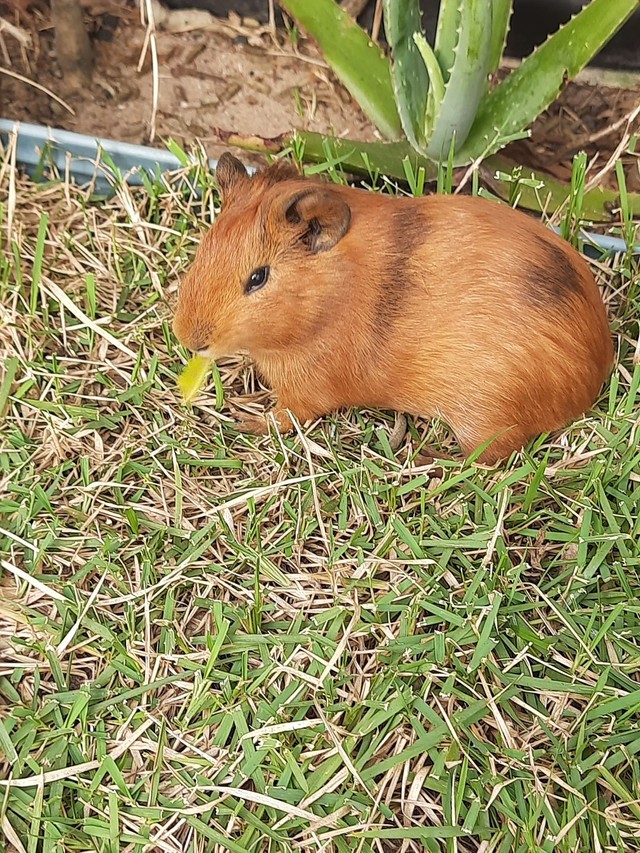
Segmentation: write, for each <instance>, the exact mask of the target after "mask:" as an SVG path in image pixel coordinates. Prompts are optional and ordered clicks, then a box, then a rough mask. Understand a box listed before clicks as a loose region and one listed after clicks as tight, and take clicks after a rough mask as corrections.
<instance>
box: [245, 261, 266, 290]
mask: <svg viewBox="0 0 640 853" xmlns="http://www.w3.org/2000/svg"><path fill="white" fill-rule="evenodd" d="M268 280H269V267H258V269H257V270H254V271H253V272H252V273H251V275H250V276H249V278H248V279H247V283H246V284H245V286H244V292H245V293H253V292H254V291H255V290H260V288H261V287H264V286H265V284H266V283H267V281H268Z"/></svg>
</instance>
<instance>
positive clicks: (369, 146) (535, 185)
mask: <svg viewBox="0 0 640 853" xmlns="http://www.w3.org/2000/svg"><path fill="white" fill-rule="evenodd" d="M217 135H218V137H219V138H220V140H221V141H222V142H224V143H226V144H227V145H231V146H236V147H238V148H241V149H244V150H245V151H253V152H257V153H259V154H270V155H274V154H280V153H282V152H283V151H285V150H287V149H290V148H295V147H297V146H296V142H297V141H299V142H301V143H302V148H303V159H304V161H305V162H307V163H326V162H327V159H328V155H329V156H331V157H332V158H333V159H334V160H335V162H339V163H340V164H341V165H342V167H343V168H344V170H345V171H347V172H351V173H352V174H354V175H361V176H362V177H367V178H368V177H369V176H370V174H371V173H372V172H376V171H379V172H380V173H381V174H383V175H387V176H388V177H389V178H395V179H396V180H402V181H404V180H405V178H406V171H405V165H404V164H405V162H406V161H409V163H410V164H411V167H412V168H413V170H414V172H416V171H417V170H418V168H421V167H422V168H424V170H425V174H426V179H427V180H435V178H436V177H437V167H436V165H435V163H434V162H433V161H432V160H430V159H428V158H426V157H423V156H421V155H420V154H418V153H417V152H416V151H415V150H414V148H413V147H412V146H411V145H409V143H408V142H359V141H357V140H354V139H336V138H333V137H326V136H323V135H322V134H321V133H313V132H311V131H295V132H294V133H283V134H281V135H280V136H276V137H272V138H271V139H265V138H263V137H259V136H243V135H241V134H237V133H231V132H229V131H222V130H218V131H217ZM517 165H518V164H517V163H515V162H513V161H512V160H509V159H507V158H506V157H504V156H502V155H499V154H495V155H493V156H491V157H488V158H487V159H486V160H485V161H484V162H483V163H482V166H481V171H482V173H483V174H484V175H485V176H486V181H487V183H488V184H489V186H490V187H491V189H492V191H493V192H494V193H495V194H496V195H498V196H500V198H502V199H504V200H505V201H508V200H509V199H510V197H511V195H512V194H513V182H512V181H509V180H505V179H503V178H500V177H499V173H501V172H502V173H505V174H508V173H510V172H512V171H513V169H514V168H516V167H517ZM523 177H524V178H526V180H523V181H522V182H521V183H520V184H519V186H518V207H521V208H524V209H525V210H532V211H536V212H538V213H540V212H543V211H550V210H552V211H556V210H558V209H559V208H560V207H562V206H563V205H564V204H566V202H567V200H568V198H569V196H570V192H571V188H570V186H569V185H568V184H566V183H564V182H563V181H560V180H558V179H557V178H553V177H551V176H550V175H545V174H541V173H536V172H533V171H530V170H526V175H523ZM627 197H628V205H629V214H630V216H638V217H640V193H627ZM619 206H620V198H619V195H618V193H616V192H614V191H613V190H608V189H602V188H599V187H596V188H595V189H592V190H589V191H588V192H586V193H585V194H584V198H583V205H582V209H581V216H582V219H583V220H584V221H586V222H594V223H597V222H601V223H606V222H611V221H612V220H615V221H619V217H618V216H617V215H616V214H615V213H613V212H612V211H615V210H616V209H617V208H619Z"/></svg>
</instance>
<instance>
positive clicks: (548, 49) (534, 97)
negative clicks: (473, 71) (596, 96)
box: [456, 0, 640, 163]
mask: <svg viewBox="0 0 640 853" xmlns="http://www.w3.org/2000/svg"><path fill="white" fill-rule="evenodd" d="M638 8H640V0H591V2H590V3H589V5H588V6H585V8H584V9H582V10H581V11H580V12H578V14H577V15H575V16H574V17H573V18H572V19H571V20H570V21H568V22H567V23H566V24H565V25H564V26H562V27H561V28H560V29H559V30H558V31H557V32H555V33H553V35H551V36H550V37H549V38H548V39H547V41H546V42H545V43H544V44H542V45H541V46H540V47H538V48H537V49H536V50H534V51H533V53H531V54H530V55H529V56H528V57H527V58H526V59H524V60H523V62H522V63H521V65H520V66H519V67H518V68H516V69H515V70H514V71H512V72H511V74H509V76H508V77H507V78H506V79H505V80H503V81H502V82H501V83H499V84H498V86H496V88H495V89H494V90H493V91H492V92H490V93H489V94H488V95H487V97H486V98H485V99H484V101H483V102H482V104H481V106H480V109H479V110H478V114H477V115H476V119H475V121H474V123H473V126H472V128H471V131H470V133H469V136H468V137H467V141H466V144H465V145H464V147H463V149H462V150H460V151H458V154H457V157H456V159H457V162H459V163H461V162H471V161H473V160H475V159H477V158H479V157H482V156H486V155H488V154H491V153H493V152H494V151H497V150H498V149H499V148H501V147H502V144H503V142H502V140H504V138H505V137H507V136H510V135H512V134H513V133H516V132H520V131H522V130H524V129H525V128H527V127H528V126H529V125H530V124H531V123H532V122H533V120H534V119H535V118H537V116H538V115H540V113H541V112H543V110H545V109H546V108H547V107H548V106H549V104H551V103H552V101H554V100H555V99H556V98H557V97H558V95H559V94H560V92H561V91H562V88H563V87H564V85H565V83H566V81H567V80H569V79H571V78H572V77H575V75H576V74H578V73H579V72H580V71H581V70H582V69H583V68H584V67H585V65H587V63H588V62H589V61H590V60H591V59H592V58H593V57H594V56H595V55H596V54H597V53H598V51H600V50H601V48H602V47H603V46H604V45H605V44H606V43H607V42H608V41H609V39H611V38H612V36H613V35H615V33H616V32H617V31H618V30H619V29H620V27H621V26H622V25H623V24H624V22H625V21H626V20H627V19H628V18H629V17H631V15H632V14H633V12H634V11H635V10H636V9H638Z"/></svg>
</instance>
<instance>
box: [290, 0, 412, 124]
mask: <svg viewBox="0 0 640 853" xmlns="http://www.w3.org/2000/svg"><path fill="white" fill-rule="evenodd" d="M280 5H281V6H282V8H283V9H284V10H285V11H286V12H288V13H289V14H290V15H291V17H292V18H294V20H295V21H296V23H297V24H298V25H299V26H300V27H301V28H302V29H303V30H304V31H305V32H306V33H307V34H308V35H309V36H311V38H313V39H314V40H315V41H316V42H317V43H318V46H319V48H320V50H321V51H322V55H323V56H324V58H325V59H326V61H327V62H328V64H329V66H330V67H331V70H332V71H333V72H334V74H335V75H336V77H338V79H339V80H340V81H341V82H342V83H343V84H344V86H345V87H346V88H347V89H348V90H349V92H350V93H351V95H352V96H353V97H354V98H355V99H356V101H357V102H358V104H359V105H360V107H361V109H362V110H363V112H364V113H365V114H366V115H367V116H368V117H369V118H370V119H371V121H372V122H373V123H374V124H375V126H376V127H377V128H378V130H379V131H380V132H381V133H382V134H384V136H386V137H387V138H388V139H400V138H401V136H402V124H401V123H400V118H399V116H398V110H397V109H396V104H395V99H394V94H393V86H392V83H391V68H390V63H389V60H388V59H387V58H386V57H385V55H384V54H383V52H382V51H381V50H380V48H379V47H378V46H377V45H375V44H374V43H373V42H372V41H371V39H370V38H369V36H368V35H367V33H366V32H365V31H364V30H363V29H362V27H359V26H358V24H356V23H355V21H354V20H353V18H351V16H350V15H348V14H347V13H346V12H345V11H343V10H342V9H341V8H340V6H338V4H337V3H335V2H334V0H314V2H313V3H309V1H308V0H281V2H280Z"/></svg>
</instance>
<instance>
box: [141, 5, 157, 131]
mask: <svg viewBox="0 0 640 853" xmlns="http://www.w3.org/2000/svg"><path fill="white" fill-rule="evenodd" d="M140 15H141V18H142V23H143V24H146V27H147V31H146V33H145V37H144V44H143V45H142V51H141V53H140V59H139V60H138V68H137V70H138V73H140V71H141V70H142V66H143V65H144V61H145V59H146V57H147V50H148V49H149V50H150V51H151V82H152V94H151V118H150V119H149V142H153V140H154V139H155V135H156V118H157V115H158V97H159V94H160V82H159V74H158V45H157V44H156V24H155V20H154V17H153V4H152V2H151V0H144V4H141V5H140ZM145 18H146V20H145Z"/></svg>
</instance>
